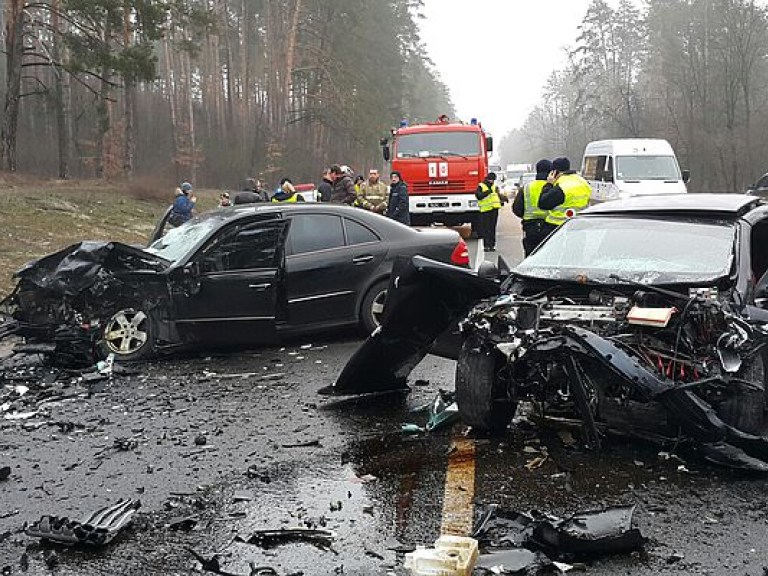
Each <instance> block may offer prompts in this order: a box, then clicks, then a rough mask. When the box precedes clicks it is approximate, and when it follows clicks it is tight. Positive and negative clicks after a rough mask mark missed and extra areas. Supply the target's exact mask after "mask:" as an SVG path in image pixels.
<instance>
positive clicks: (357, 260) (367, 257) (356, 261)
mask: <svg viewBox="0 0 768 576" xmlns="http://www.w3.org/2000/svg"><path fill="white" fill-rule="evenodd" d="M371 260H373V255H372V254H367V255H365V256H358V257H357V258H352V263H353V264H357V265H360V264H365V263H367V262H370V261H371Z"/></svg>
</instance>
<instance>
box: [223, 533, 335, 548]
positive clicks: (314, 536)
mask: <svg viewBox="0 0 768 576" xmlns="http://www.w3.org/2000/svg"><path fill="white" fill-rule="evenodd" d="M235 539H236V540H238V541H240V542H245V543H246V544H255V545H256V546H260V547H262V548H274V547H276V546H280V545H283V544H290V543H295V542H305V543H307V544H312V545H314V546H317V547H318V548H322V549H327V548H330V547H331V544H333V541H334V540H335V539H336V533H335V532H334V531H333V530H324V529H321V528H283V529H278V530H256V531H255V532H251V534H250V535H249V536H248V537H247V538H243V537H241V536H237V537H236V538H235Z"/></svg>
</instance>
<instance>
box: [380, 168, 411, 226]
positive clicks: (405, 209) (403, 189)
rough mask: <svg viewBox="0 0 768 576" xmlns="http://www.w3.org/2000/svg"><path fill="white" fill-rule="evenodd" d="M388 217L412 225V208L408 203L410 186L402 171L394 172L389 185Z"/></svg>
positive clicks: (386, 213)
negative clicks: (401, 173)
mask: <svg viewBox="0 0 768 576" xmlns="http://www.w3.org/2000/svg"><path fill="white" fill-rule="evenodd" d="M384 215H385V216H386V217H387V218H392V220H397V221H398V222H402V223H403V224H405V225H407V226H410V225H411V210H410V208H409V205H408V186H407V184H406V183H405V182H403V178H402V176H401V175H400V172H397V171H395V172H392V174H391V176H390V185H389V200H387V211H386V212H385V213H384Z"/></svg>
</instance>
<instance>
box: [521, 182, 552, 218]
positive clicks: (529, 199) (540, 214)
mask: <svg viewBox="0 0 768 576" xmlns="http://www.w3.org/2000/svg"><path fill="white" fill-rule="evenodd" d="M546 183H547V181H546V180H533V181H532V182H528V184H526V185H525V186H524V187H523V202H524V204H525V211H524V212H523V220H544V219H545V218H546V217H547V210H542V209H541V208H539V196H541V189H542V188H544V184H546Z"/></svg>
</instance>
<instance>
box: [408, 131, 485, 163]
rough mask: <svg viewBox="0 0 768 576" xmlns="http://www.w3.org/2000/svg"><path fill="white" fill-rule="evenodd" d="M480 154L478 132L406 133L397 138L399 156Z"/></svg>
mask: <svg viewBox="0 0 768 576" xmlns="http://www.w3.org/2000/svg"><path fill="white" fill-rule="evenodd" d="M479 155H480V136H479V135H478V133H477V132H430V133H424V134H406V135H404V136H400V137H399V138H398V139H397V157H398V158H419V157H424V156H479Z"/></svg>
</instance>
